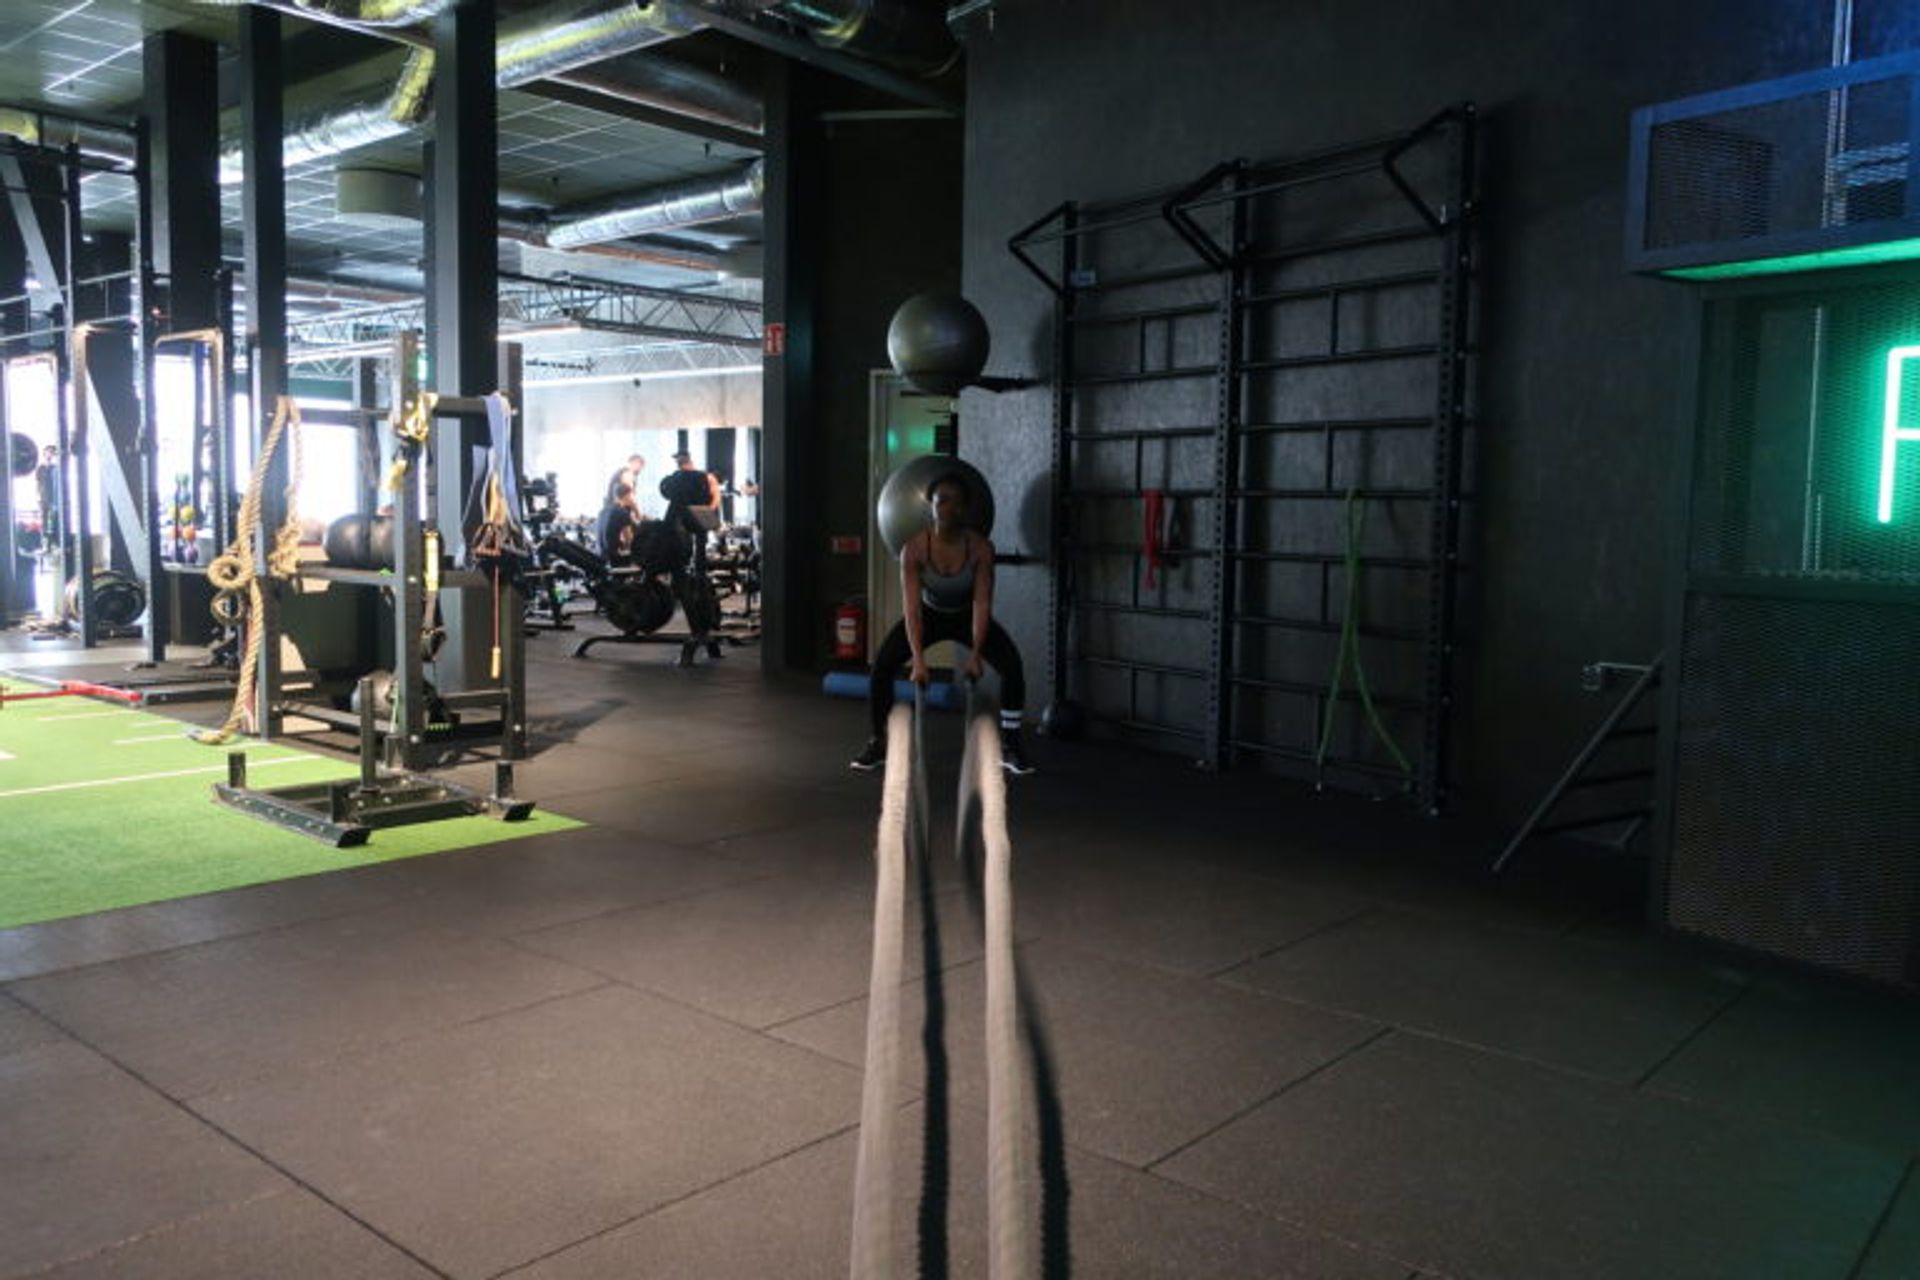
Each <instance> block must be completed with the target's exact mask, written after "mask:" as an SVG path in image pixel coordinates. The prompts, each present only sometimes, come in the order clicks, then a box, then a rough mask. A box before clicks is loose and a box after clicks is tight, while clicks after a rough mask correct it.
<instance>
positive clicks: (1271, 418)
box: [1008, 103, 1477, 812]
mask: <svg viewBox="0 0 1920 1280" xmlns="http://www.w3.org/2000/svg"><path fill="white" fill-rule="evenodd" d="M1474 123H1475V113H1474V107H1473V105H1472V104H1471V103H1462V104H1458V105H1455V106H1452V107H1449V108H1447V109H1446V110H1443V111H1441V112H1439V113H1437V114H1436V115H1434V116H1433V117H1432V118H1430V119H1428V120H1427V121H1425V122H1423V123H1422V124H1420V125H1419V126H1418V127H1416V128H1414V129H1411V130H1407V131H1405V132H1402V133H1398V134H1395V135H1392V136H1389V137H1385V138H1377V139H1371V140H1368V141H1364V142H1359V143H1354V144H1349V145H1344V146H1340V147H1334V148H1330V149H1328V150H1325V151H1321V152H1317V153H1314V154H1310V155H1306V156H1296V157H1290V158H1286V159H1282V160H1275V161H1263V162H1247V161H1243V160H1234V161H1229V162H1227V163H1224V164H1220V165H1217V166H1215V167H1214V168H1212V169H1210V170H1208V171H1207V172H1206V173H1205V174H1203V175H1201V176H1200V177H1199V178H1197V179H1196V180H1194V181H1193V182H1191V183H1188V184H1186V185H1184V186H1181V187H1179V188H1175V189H1172V190H1163V191H1156V192H1151V193H1147V194H1144V195H1140V196H1136V197H1132V198H1128V199H1123V200H1118V201H1111V202H1104V203H1100V204H1081V203H1076V202H1068V203H1065V204H1062V205H1060V206H1058V207H1057V208H1055V209H1052V210H1050V211H1049V212H1048V213H1047V214H1045V215H1044V216H1043V217H1041V218H1039V219H1038V220H1036V221H1035V222H1034V223H1032V224H1031V225H1030V226H1028V227H1026V228H1025V229H1023V230H1021V231H1020V232H1019V233H1017V234H1016V235H1015V236H1013V237H1012V239H1011V240H1010V242H1009V246H1008V247H1009V249H1010V250H1011V251H1012V253H1013V254H1014V256H1015V257H1016V258H1017V259H1018V260H1019V261H1020V263H1021V264H1022V265H1023V266H1025V267H1026V268H1027V269H1028V270H1029V271H1031V272H1032V273H1033V275H1034V276H1035V277H1036V278H1038V279H1039V280H1041V281H1042V282H1043V283H1044V284H1045V285H1046V286H1047V288H1048V289H1049V290H1051V291H1052V293H1053V294H1054V298H1055V325H1054V353H1053V355H1054V358H1053V372H1054V380H1053V413H1052V446H1051V457H1050V461H1051V464H1052V499H1053V518H1054V525H1053V539H1054V546H1055V559H1054V564H1055V572H1054V573H1053V575H1052V580H1051V584H1050V599H1049V606H1050V607H1049V617H1048V637H1047V639H1048V660H1049V667H1050V673H1051V676H1052V682H1053V688H1054V691H1055V696H1056V697H1059V696H1064V695H1065V694H1067V693H1068V692H1069V691H1072V693H1073V694H1074V696H1075V697H1076V698H1077V699H1079V700H1080V701H1082V702H1083V703H1085V704H1086V707H1087V710H1088V711H1089V712H1090V713H1091V714H1092V715H1093V717H1094V718H1095V719H1097V720H1101V721H1104V722H1107V723H1109V724H1111V725H1113V726H1116V727H1117V728H1118V729H1119V730H1121V731H1123V732H1126V733H1129V734H1135V735H1141V736H1145V737H1148V738H1171V739H1175V740H1179V741H1184V742H1187V743H1191V744H1195V745H1197V746H1198V749H1199V750H1198V761H1199V763H1201V764H1202V765H1204V766H1206V767H1209V768H1226V767H1229V766H1230V765H1231V764H1232V763H1233V762H1234V760H1235V758H1236V757H1237V756H1240V755H1242V754H1247V755H1257V756H1264V757H1268V758H1270V759H1273V760H1275V761H1280V762H1286V765H1287V766H1291V767H1292V768H1294V769H1296V770H1306V771H1310V772H1311V774H1312V776H1313V777H1314V778H1315V779H1316V781H1321V782H1333V783H1337V784H1342V785H1353V786H1360V787H1366V788H1369V789H1376V790H1377V789H1378V788H1379V787H1381V786H1382V785H1383V784H1387V783H1402V784H1404V785H1405V786H1406V788H1407V789H1408V790H1409V791H1410V792H1411V793H1412V794H1413V795H1414V796H1415V798H1416V799H1417V802H1418V803H1419V805H1420V807H1421V808H1422V809H1424V810H1426V811H1428V812H1438V811H1439V810H1440V808H1441V807H1442V805H1443V803H1444V800H1445V795H1446V785H1447V776H1448V748H1449V733H1448V729H1449V720H1450V708H1451V701H1452V689H1453V658H1454V652H1455V648H1456V645H1457V639H1456V634H1455V633H1456V612H1457V608H1456V601H1457V596H1458V581H1459V574H1460V572H1461V569H1462V565H1461V558H1460V545H1461V516H1462V508H1463V505H1464V504H1465V503H1466V502H1467V495H1466V494H1465V493H1464V492H1463V479H1462V477H1463V470H1464V459H1465V457H1466V455H1467V453H1468V452H1469V450H1468V448H1467V436H1468V434H1469V431H1470V426H1471V417H1470V405H1469V396H1470V387H1471V381H1472V380H1471V377H1470V372H1471V369H1470V362H1471V360H1472V357H1473V355H1474V348H1473V345H1472V342H1471V338H1470V333H1469V326H1470V322H1471V316H1472V307H1471V297H1472V293H1473V289H1474V269H1473V236H1474V228H1475V222H1476V216H1475V215H1476V213H1477V197H1476V178H1475V155H1474ZM1044 245H1058V246H1059V248H1058V253H1059V260H1058V266H1057V270H1049V269H1048V268H1047V267H1046V266H1044V265H1042V263H1041V262H1040V261H1039V260H1038V259H1037V258H1036V257H1035V254H1034V251H1035V250H1036V249H1038V248H1039V247H1041V246H1044ZM1150 495H1151V497H1150ZM1149 502H1150V503H1151V504H1152V505H1151V506H1148V507H1147V509H1148V510H1156V509H1157V510H1173V511H1176V512H1181V513H1184V519H1183V520H1181V521H1180V522H1179V523H1180V524H1182V525H1184V527H1185V532H1184V536H1176V537H1175V538H1173V539H1170V540H1169V541H1168V543H1167V545H1166V546H1164V547H1162V548H1156V547H1155V546H1153V545H1151V543H1152V542H1153V541H1154V539H1152V538H1150V537H1149V535H1148V533H1147V532H1146V531H1145V530H1144V528H1143V525H1142V521H1141V520H1140V518H1139V517H1138V516H1132V517H1131V523H1130V522H1129V517H1130V515H1131V513H1133V512H1137V511H1140V510H1141V509H1142V507H1143V505H1145V504H1147V503H1149ZM1156 551H1157V552H1158V554H1156ZM1150 561H1153V562H1159V563H1158V567H1161V568H1164V569H1165V570H1166V572H1163V573H1159V574H1156V575H1154V577H1155V580H1156V585H1154V586H1151V587H1150V586H1148V585H1146V584H1147V581H1148V576H1147V574H1146V573H1145V572H1143V571H1144V570H1146V569H1148V568H1149V567H1150V563H1149V562H1150ZM1201 566H1204V567H1205V569H1206V572H1205V573H1204V574H1201V573H1196V572H1193V571H1192V569H1194V568H1198V567H1201ZM1383 584H1384V585H1383ZM1350 594H1352V595H1353V597H1354V601H1353V604H1352V606H1351V607H1353V608H1354V609H1355V610H1356V611H1357V612H1356V613H1355V614H1354V615H1353V616H1351V617H1350V616H1349V615H1348V609H1349V603H1348V598H1349V595H1350ZM1361 613H1364V614H1365V615H1366V616H1367V618H1368V620H1367V621H1365V622H1357V621H1356V619H1357V618H1358V617H1359V615H1360V614H1361ZM1349 631H1351V633H1352V637H1351V638H1349V636H1348V634H1347V633H1348V632H1349ZM1335 642H1337V644H1338V645H1339V646H1340V647H1342V648H1345V647H1347V646H1349V645H1359V644H1360V642H1365V644H1364V651H1365V658H1366V663H1365V667H1366V669H1367V670H1368V671H1369V672H1370V673H1371V675H1372V676H1373V677H1374V681H1373V683H1374V684H1375V685H1376V686H1377V691H1374V692H1371V694H1370V697H1363V694H1362V692H1361V691H1359V690H1353V691H1348V690H1343V689H1340V688H1339V687H1338V686H1337V678H1336V679H1335V680H1330V679H1329V673H1332V672H1334V671H1335V669H1336V662H1337V660H1338V659H1337V657H1336V650H1335V649H1334V648H1333V647H1331V646H1332V645H1333V644H1334V643H1335ZM1369 701H1370V703H1371V707H1368V706H1367V705H1366V704H1367V702H1369ZM1330 706H1331V708H1332V710H1331V711H1330ZM1339 711H1345V712H1348V713H1350V714H1348V715H1347V716H1346V725H1345V727H1344V731H1342V732H1339V733H1336V732H1335V729H1336V728H1337V727H1338V725H1337V715H1336V714H1335V713H1337V712H1339ZM1363 711H1364V712H1365V713H1366V714H1365V718H1364V719H1363V717H1362V714H1361V713H1362V712H1363ZM1369 722H1371V724H1372V725H1373V728H1374V732H1372V733H1371V734H1370V733H1369V732H1368V728H1367V725H1368V723H1369ZM1394 726H1397V727H1399V728H1400V729H1401V730H1402V732H1403V733H1411V732H1412V731H1416V730H1417V739H1418V744H1419V749H1418V752H1417V754H1414V755H1412V756H1411V758H1410V759H1407V758H1406V754H1405V753H1402V752H1400V750H1399V749H1398V748H1397V747H1388V748H1386V750H1385V751H1384V752H1383V747H1384V746H1385V744H1384V743H1383V742H1382V740H1381V739H1382V735H1383V734H1384V733H1385V732H1387V731H1388V729H1389V728H1390V727H1394ZM1303 727H1305V728H1309V729H1310V730H1311V732H1309V733H1302V732H1301V729H1302V728H1303ZM1403 759H1404V760H1405V767H1402V764H1401V763H1400V761H1401V760H1403Z"/></svg>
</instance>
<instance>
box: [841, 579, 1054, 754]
mask: <svg viewBox="0 0 1920 1280" xmlns="http://www.w3.org/2000/svg"><path fill="white" fill-rule="evenodd" d="M972 639H973V611H972V610H971V609H968V610H966V611H964V612H962V611H958V610H955V611H951V612H949V611H947V610H943V609H928V608H925V607H922V608H921V610H920V644H921V646H922V647H921V652H923V653H924V652H925V651H926V650H927V649H930V648H932V647H933V646H934V645H936V644H939V643H940V642H941V641H942V640H953V641H957V642H958V643H960V644H968V643H970V642H971V641H972ZM912 656H913V646H912V645H910V644H908V643H907V622H906V619H905V618H902V619H901V620H900V621H898V622H896V623H894V624H893V630H891V631H889V632H887V638H886V639H885V640H882V641H881V642H880V652H879V653H878V654H877V655H876V656H875V657H874V660H873V675H872V677H871V678H870V679H869V681H868V683H867V710H868V712H869V713H870V714H871V715H872V717H873V736H874V737H876V738H879V737H884V736H885V735H886V732H887V713H888V712H889V711H892V710H893V682H894V680H895V678H896V677H898V675H899V674H900V668H901V667H902V666H904V665H905V664H906V661H907V659H908V658H911V657H912ZM980 656H981V657H983V658H985V659H986V660H987V661H988V662H989V663H990V664H992V666H993V669H994V670H995V671H997V672H999V673H1000V704H1001V707H1002V708H1003V709H1004V710H1005V711H1006V712H1007V713H1009V714H1018V713H1019V712H1020V711H1022V710H1024V709H1025V708H1026V705H1027V673H1026V670H1025V669H1024V668H1023V667H1022V666H1021V665H1020V650H1019V649H1017V648H1015V647H1014V644H1013V637H1012V636H1010V635H1008V634H1007V632H1006V629H1005V628H1004V627H1002V626H1001V625H1000V624H999V623H997V622H994V621H992V620H989V621H988V622H987V642H986V643H985V644H983V645H981V646H980Z"/></svg>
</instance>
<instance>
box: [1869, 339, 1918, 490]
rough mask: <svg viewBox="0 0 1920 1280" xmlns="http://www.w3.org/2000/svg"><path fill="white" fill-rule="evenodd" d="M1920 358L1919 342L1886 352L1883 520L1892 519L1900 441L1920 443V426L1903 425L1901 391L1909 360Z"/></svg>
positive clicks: (1881, 481) (1882, 422) (1882, 488)
mask: <svg viewBox="0 0 1920 1280" xmlns="http://www.w3.org/2000/svg"><path fill="white" fill-rule="evenodd" d="M1909 360H1920V346H1914V347H1895V348H1893V350H1891V351H1889V352H1887V390H1886V411H1885V414H1884V415H1883V417H1882V418H1881V425H1880V510H1879V516H1880V523H1881V524H1890V523H1892V521H1893V478H1894V470H1895V466H1894V464H1895V463H1896V462H1898V461H1899V458H1900V445H1901V443H1902V442H1906V443H1920V427H1903V426H1901V425H1900V400H1901V392H1902V391H1903V390H1904V389H1905V383H1906V364H1907V361H1909Z"/></svg>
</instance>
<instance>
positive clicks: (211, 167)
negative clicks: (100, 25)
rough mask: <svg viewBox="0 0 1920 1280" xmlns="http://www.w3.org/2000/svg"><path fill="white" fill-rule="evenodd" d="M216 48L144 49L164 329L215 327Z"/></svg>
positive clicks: (163, 44) (195, 42) (154, 44)
mask: <svg viewBox="0 0 1920 1280" xmlns="http://www.w3.org/2000/svg"><path fill="white" fill-rule="evenodd" d="M219 52H220V50H219V46H217V45H215V44H214V43H212V42H211V41H207V40H200V39H196V38H195V37H193V36H189V35H187V34H185V33H184V32H180V31H158V32H155V33H154V34H152V35H150V36H148V37H147V40H146V44H145V45H144V46H143V47H142V51H141V54H142V59H143V63H144V67H143V72H144V76H145V83H146V104H145V105H146V116H147V120H148V122H149V134H148V142H147V151H148V162H147V175H148V178H147V185H146V192H147V198H146V203H147V206H148V208H149V209H150V211H151V212H150V215H149V216H150V217H151V219H152V225H153V239H152V244H151V246H150V247H151V252H152V258H153V269H154V271H155V272H157V273H158V274H160V275H162V276H165V277H167V283H168V290H167V310H168V322H167V327H168V328H169V329H171V330H173V331H175V332H178V331H180V330H183V329H202V328H206V327H208V326H210V325H212V324H213V322H214V317H215V313H216V311H217V310H218V307H219V301H218V295H217V293H216V285H215V280H214V277H215V275H216V273H217V272H218V271H219V270H220V100H219V99H220V83H219V82H220V77H219V74H218V71H219V63H218V58H219Z"/></svg>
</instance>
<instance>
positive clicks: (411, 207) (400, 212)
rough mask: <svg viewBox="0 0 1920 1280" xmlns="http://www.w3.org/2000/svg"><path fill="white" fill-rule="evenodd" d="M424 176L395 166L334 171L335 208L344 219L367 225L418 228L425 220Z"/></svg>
mask: <svg viewBox="0 0 1920 1280" xmlns="http://www.w3.org/2000/svg"><path fill="white" fill-rule="evenodd" d="M420 194H421V193H420V179H419V178H416V177H415V176H414V175H413V174H410V173H395V172H394V171H392V170H391V169H357V168H349V167H347V166H346V165H341V166H340V167H339V168H338V169H335V170H334V171H333V211H334V216H335V217H337V218H339V219H340V220H341V221H342V222H351V223H355V224H357V225H359V226H363V227H399V228H418V227H419V226H420V223H421V220H422V213H421V208H420V204H421V200H420Z"/></svg>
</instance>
